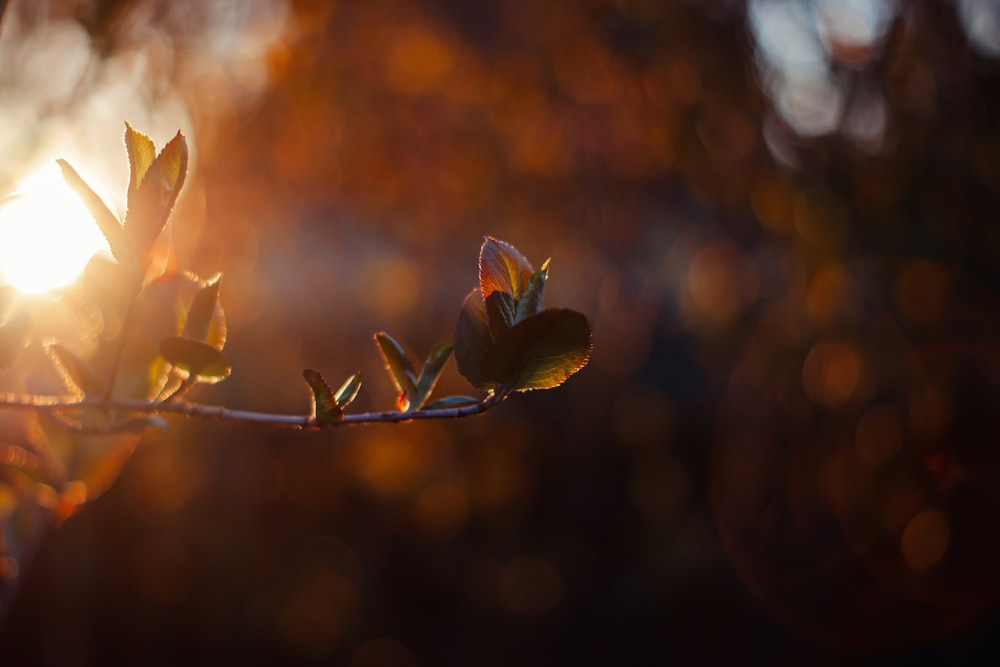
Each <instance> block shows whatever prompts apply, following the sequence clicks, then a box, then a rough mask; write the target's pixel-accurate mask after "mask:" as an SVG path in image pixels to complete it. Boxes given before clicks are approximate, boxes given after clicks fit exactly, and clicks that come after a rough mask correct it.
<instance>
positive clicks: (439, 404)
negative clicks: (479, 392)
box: [423, 396, 479, 410]
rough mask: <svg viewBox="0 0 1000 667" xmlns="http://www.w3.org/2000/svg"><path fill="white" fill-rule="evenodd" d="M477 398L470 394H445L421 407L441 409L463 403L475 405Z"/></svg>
mask: <svg viewBox="0 0 1000 667" xmlns="http://www.w3.org/2000/svg"><path fill="white" fill-rule="evenodd" d="M478 402H479V399H478V398H474V397H472V396H445V397H444V398H439V399H437V400H436V401H431V402H430V403H428V404H427V405H425V406H424V407H423V409H424V410H443V409H445V408H460V407H462V406H463V405H475V404H476V403H478Z"/></svg>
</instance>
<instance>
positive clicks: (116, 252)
mask: <svg viewBox="0 0 1000 667" xmlns="http://www.w3.org/2000/svg"><path fill="white" fill-rule="evenodd" d="M56 162H57V163H58V164H59V168H60V169H61V170H62V175H63V179H64V180H65V181H66V183H67V184H68V185H69V186H70V187H71V188H73V191H74V192H76V194H77V196H78V197H80V199H82V200H83V203H84V204H85V205H86V206H87V210H88V211H90V215H91V216H93V218H94V222H96V223H97V227H98V228H99V229H100V230H101V234H103V235H104V239H105V240H106V241H107V242H108V247H109V248H110V249H111V255H112V256H113V257H114V258H115V259H116V260H118V262H119V263H120V264H131V263H132V262H134V261H135V258H136V255H135V253H134V252H132V249H131V248H130V247H129V245H128V244H127V243H126V242H125V230H124V229H122V223H121V222H119V220H118V216H116V215H115V214H114V213H112V212H111V209H109V208H108V206H107V204H105V203H104V200H103V199H101V198H100V196H98V194H97V193H96V192H94V191H93V190H91V189H90V186H89V185H87V182H86V181H84V180H83V178H82V177H81V176H80V174H78V173H77V172H76V169H74V168H73V167H72V165H70V163H69V162H67V161H66V160H63V159H59V160H56Z"/></svg>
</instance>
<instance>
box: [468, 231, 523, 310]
mask: <svg viewBox="0 0 1000 667" xmlns="http://www.w3.org/2000/svg"><path fill="white" fill-rule="evenodd" d="M533 272H534V268H532V266H531V264H530V263H529V262H528V260H527V259H525V258H524V255H522V254H521V253H520V252H518V250H517V248H515V247H514V246H512V245H511V244H509V243H507V242H505V241H500V240H498V239H495V238H492V237H489V236H487V237H486V240H485V241H483V246H482V248H480V250H479V289H480V290H482V293H483V299H488V298H489V296H490V294H491V293H493V292H495V291H497V290H499V291H501V292H507V293H508V294H510V295H511V296H512V297H513V299H514V301H515V302H516V301H517V299H518V298H519V297H520V296H521V292H522V290H523V289H524V288H525V286H526V285H527V282H528V278H529V277H530V276H531V274H532V273H533Z"/></svg>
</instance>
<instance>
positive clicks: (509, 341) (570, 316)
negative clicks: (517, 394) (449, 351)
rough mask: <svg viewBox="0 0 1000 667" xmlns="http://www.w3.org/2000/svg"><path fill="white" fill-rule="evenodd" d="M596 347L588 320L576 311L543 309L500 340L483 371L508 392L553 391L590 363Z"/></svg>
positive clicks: (484, 362) (484, 361) (485, 356)
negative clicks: (592, 349)
mask: <svg viewBox="0 0 1000 667" xmlns="http://www.w3.org/2000/svg"><path fill="white" fill-rule="evenodd" d="M592 347H593V342H592V340H591V333H590V325H589V324H588V323H587V318H585V317H584V316H583V315H581V314H580V313H577V312H575V311H572V310H563V309H552V310H543V311H542V312H540V313H538V314H537V315H532V316H530V317H527V318H525V319H524V320H523V321H521V322H519V323H518V324H516V325H514V326H513V327H511V328H510V329H508V330H507V332H506V333H504V334H503V335H502V336H501V337H500V338H498V339H497V340H496V341H495V342H494V343H493V345H492V346H491V347H490V348H489V349H488V350H486V352H485V353H484V354H483V357H482V361H480V363H479V371H480V373H481V374H482V376H483V377H486V378H489V379H490V380H492V381H494V382H496V383H497V384H499V385H500V386H501V387H502V388H503V390H504V391H527V390H530V389H551V388H552V387H557V386H559V385H560V384H562V383H563V382H565V380H566V378H568V377H569V376H571V375H573V373H576V372H577V371H578V370H580V369H581V368H583V367H584V366H585V365H586V364H587V361H589V359H590V352H591V348H592Z"/></svg>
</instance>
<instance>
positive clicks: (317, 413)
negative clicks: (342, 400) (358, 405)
mask: <svg viewBox="0 0 1000 667" xmlns="http://www.w3.org/2000/svg"><path fill="white" fill-rule="evenodd" d="M302 377H303V378H305V381H306V383H308V384H309V389H310V390H312V398H313V404H312V418H313V419H315V420H316V423H317V424H319V425H320V426H325V425H328V424H336V423H337V422H339V421H341V420H342V419H343V418H344V411H343V410H342V409H341V408H340V405H339V404H338V403H337V401H336V400H335V399H334V397H333V391H332V390H331V389H330V385H328V384H327V383H326V380H324V379H323V376H322V375H320V374H319V371H314V370H312V369H311V368H307V369H305V370H304V371H302Z"/></svg>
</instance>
